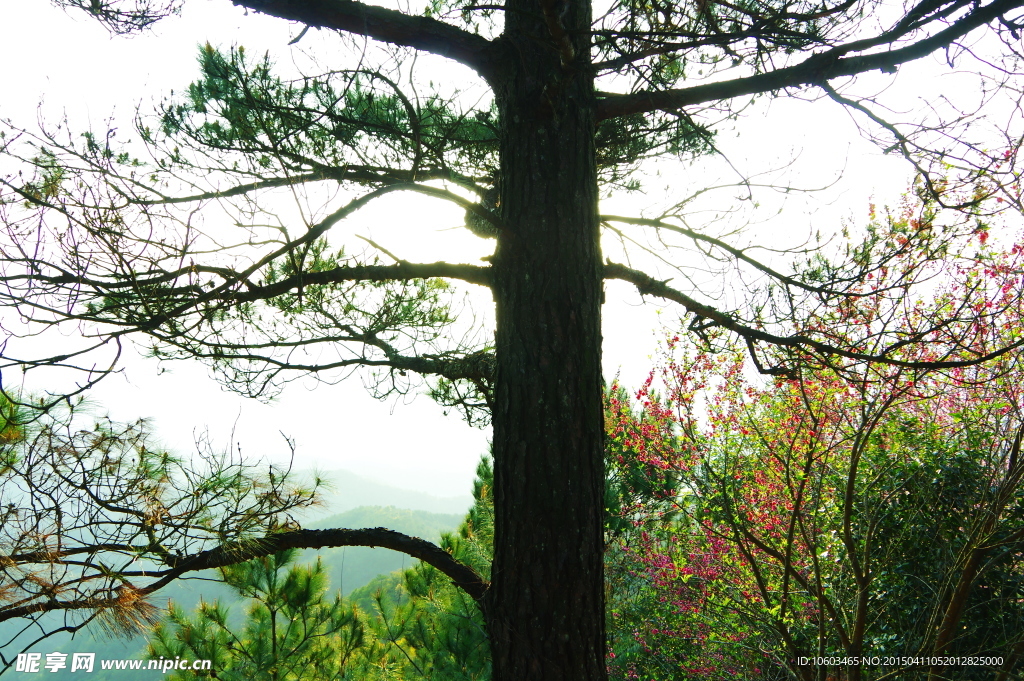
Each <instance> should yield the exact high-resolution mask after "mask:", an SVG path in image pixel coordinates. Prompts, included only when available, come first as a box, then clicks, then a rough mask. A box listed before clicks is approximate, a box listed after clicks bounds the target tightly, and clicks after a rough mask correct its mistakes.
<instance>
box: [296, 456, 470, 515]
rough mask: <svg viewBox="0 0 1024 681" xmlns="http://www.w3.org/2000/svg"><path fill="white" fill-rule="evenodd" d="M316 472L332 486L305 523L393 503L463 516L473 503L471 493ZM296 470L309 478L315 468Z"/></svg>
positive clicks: (311, 510) (339, 473)
mask: <svg viewBox="0 0 1024 681" xmlns="http://www.w3.org/2000/svg"><path fill="white" fill-rule="evenodd" d="M317 473H318V474H319V475H320V477H322V478H324V479H325V480H327V481H328V482H329V483H330V487H331V488H330V489H326V490H324V492H323V502H324V503H323V505H322V506H320V507H318V508H313V509H310V510H309V511H307V512H306V514H305V516H304V518H305V521H304V522H303V525H305V524H307V523H308V522H310V521H313V520H319V519H320V518H323V517H326V516H329V515H333V514H336V513H342V512H344V511H350V510H352V509H354V508H358V507H360V506H394V507H396V508H406V509H411V510H414V511H428V512H430V513H457V514H459V516H462V515H464V514H465V513H466V512H467V511H468V510H469V507H470V506H472V505H473V497H472V496H471V495H469V494H465V495H460V496H457V497H438V496H434V495H432V494H427V493H425V492H416V491H413V490H408V489H402V488H400V487H394V486H392V485H388V484H386V483H383V482H377V481H376V480H371V479H369V478H364V477H362V476H360V475H356V474H355V473H353V472H351V471H346V470H340V469H334V470H320V471H317ZM296 474H297V475H298V477H299V479H309V478H311V477H312V474H313V472H312V471H296ZM393 529H397V528H393Z"/></svg>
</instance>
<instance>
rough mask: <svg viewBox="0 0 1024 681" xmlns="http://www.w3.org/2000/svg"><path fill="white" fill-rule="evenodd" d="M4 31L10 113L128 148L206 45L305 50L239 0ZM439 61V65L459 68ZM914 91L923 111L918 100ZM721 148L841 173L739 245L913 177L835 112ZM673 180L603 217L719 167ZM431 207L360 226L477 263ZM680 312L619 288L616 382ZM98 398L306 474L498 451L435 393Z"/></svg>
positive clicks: (849, 210) (38, 6)
mask: <svg viewBox="0 0 1024 681" xmlns="http://www.w3.org/2000/svg"><path fill="white" fill-rule="evenodd" d="M0 26H3V27H4V31H3V33H4V40H3V41H2V42H0V63H3V64H4V65H5V67H4V69H3V70H2V71H0V92H2V93H3V95H2V98H0V117H4V118H10V119H12V120H13V121H14V122H15V123H17V124H20V125H22V126H24V127H32V126H33V125H35V121H36V120H37V116H39V117H41V118H43V119H46V120H49V121H54V120H56V119H58V118H59V117H60V116H61V115H62V112H66V113H67V115H68V117H69V118H70V120H71V121H72V123H73V125H74V124H77V125H79V126H84V125H86V124H89V125H92V126H93V127H94V128H100V129H102V128H103V127H105V126H104V122H105V120H106V119H107V118H108V117H110V116H113V118H114V121H115V123H114V124H115V125H116V126H117V127H118V129H119V132H120V133H121V135H122V138H123V137H124V136H129V135H130V131H131V121H132V117H133V115H134V111H135V107H136V105H139V104H140V103H141V106H142V109H143V110H145V109H147V108H149V107H151V106H152V104H153V103H154V102H156V101H159V100H160V99H161V98H162V97H164V96H166V95H167V94H169V92H170V91H171V90H177V91H181V90H183V89H184V88H185V86H187V84H188V83H189V82H190V81H191V80H193V79H194V78H195V76H196V74H197V67H196V54H197V45H199V44H203V43H205V42H210V43H212V44H214V45H218V46H227V45H230V44H232V43H238V44H244V45H245V46H246V47H247V49H249V50H250V51H257V50H258V51H259V52H262V51H264V50H271V52H272V54H273V55H274V56H275V58H276V60H277V61H278V62H281V63H287V62H288V61H289V60H290V59H291V58H290V56H289V54H290V53H289V50H290V49H294V48H289V47H288V46H287V43H288V42H289V40H291V39H292V38H293V37H295V36H296V35H297V34H298V32H299V27H297V26H294V25H291V24H288V23H286V22H283V21H280V20H277V19H268V18H265V17H261V16H259V15H249V16H246V15H245V14H244V12H242V11H240V10H238V9H236V8H234V7H232V6H231V5H230V3H229V2H227V0H189V2H187V3H186V6H185V13H184V15H183V17H181V18H180V19H170V20H166V21H164V22H162V23H160V24H158V25H157V26H156V28H155V30H154V31H153V32H151V33H148V34H145V35H141V36H134V37H130V38H125V37H116V36H113V37H112V36H110V35H109V34H108V33H107V32H106V30H105V29H104V28H102V27H101V26H100V25H99V24H98V23H96V22H94V21H91V20H90V19H89V18H88V17H87V16H85V15H84V14H81V13H74V14H71V15H68V14H65V13H64V12H63V11H61V10H58V9H55V8H53V7H52V6H51V5H50V4H49V3H48V2H46V1H45V0H25V1H23V2H18V3H4V5H3V6H2V7H0ZM311 33H314V34H315V32H311ZM331 40H336V39H335V38H334V37H333V36H331V35H330V34H326V33H323V34H321V35H312V36H309V37H308V38H304V39H303V41H302V42H301V43H300V44H299V47H306V48H307V49H312V48H316V47H317V46H319V45H324V46H326V47H327V48H330V46H331V43H330V41H331ZM437 62H438V65H437V67H439V68H442V69H443V68H446V67H443V66H440V60H437ZM427 66H435V65H434V64H433V63H427ZM447 68H449V69H450V70H449V71H448V72H449V73H451V74H453V75H452V77H461V76H462V72H461V71H460V70H459V69H457V68H455V67H447ZM914 68H918V67H914ZM906 70H907V71H911V70H912V69H910V68H908V69H906ZM444 73H445V72H444V71H442V75H443V74H444ZM927 73H928V70H927V67H926V66H925V67H920V70H919V71H918V72H917V75H916V76H915V75H903V74H901V75H903V81H901V82H904V83H908V82H915V83H918V84H920V83H921V82H922V80H923V79H924V78H925V77H926V76H927ZM922 74H923V75H922ZM925 87H932V86H930V85H925ZM901 94H902V95H903V96H905V97H907V98H908V99H907V101H912V99H913V92H912V91H909V90H908V91H907V92H901ZM719 143H720V145H721V146H722V147H723V149H725V150H726V151H727V153H728V154H729V158H730V160H731V161H732V162H734V164H735V165H736V166H737V168H738V169H739V170H741V171H742V172H746V173H750V172H759V171H764V170H767V169H770V168H777V167H781V166H785V165H787V164H788V163H789V162H790V161H793V165H792V169H791V170H790V171H787V172H785V173H782V174H780V175H777V176H776V177H785V178H788V179H789V180H791V181H792V182H793V183H794V184H795V185H798V186H807V187H810V186H824V185H827V184H830V183H832V182H833V181H834V180H835V179H836V178H837V177H839V176H840V175H842V179H841V180H839V182H837V183H836V184H835V186H833V187H832V188H831V189H829V190H828V191H825V192H822V193H821V194H820V195H818V196H816V197H815V198H814V199H813V200H812V201H811V202H805V201H804V200H802V199H790V200H789V202H788V203H786V204H784V206H785V212H784V213H783V214H782V215H781V216H775V213H776V212H777V211H778V208H779V207H780V206H783V204H781V203H779V202H778V200H777V197H776V196H775V195H774V194H772V193H771V192H767V191H766V192H762V193H760V194H758V195H757V197H756V198H758V199H759V200H760V201H762V202H763V203H762V205H761V208H760V209H758V210H754V209H752V208H750V207H744V206H743V205H742V204H741V203H738V204H736V205H740V206H741V207H743V208H745V209H746V213H745V215H746V216H747V217H749V218H751V219H753V221H754V222H755V223H758V224H754V225H752V226H751V228H750V230H749V236H743V237H741V238H739V239H738V243H741V244H745V243H748V242H758V241H759V240H760V242H762V243H770V244H771V245H772V246H776V247H777V246H780V245H783V244H785V243H799V242H800V241H801V240H803V239H804V238H806V236H807V235H808V233H810V232H812V231H814V230H821V231H823V232H826V233H827V232H829V231H831V230H833V229H836V228H838V226H839V224H840V221H841V220H842V219H844V218H845V219H848V220H851V221H857V220H860V219H861V218H863V217H864V216H865V215H866V212H867V202H868V200H869V198H870V197H874V198H875V199H876V200H878V201H880V202H884V201H891V200H893V197H895V196H898V194H899V192H901V191H903V190H904V189H905V188H906V186H907V181H908V178H909V177H910V174H909V169H908V168H907V167H905V166H904V165H903V164H901V163H900V162H898V161H896V160H894V159H891V158H888V157H885V158H883V157H882V156H881V155H880V154H879V153H878V152H877V151H876V150H875V149H874V147H871V146H870V145H868V144H866V143H864V142H863V141H861V139H860V138H859V137H858V135H857V133H856V129H855V127H854V125H853V123H852V122H851V120H850V118H849V116H848V115H847V114H845V113H844V112H842V111H840V110H839V109H838V107H836V106H835V105H833V104H831V103H828V102H822V103H817V104H809V103H805V102H781V101H780V102H777V103H774V104H772V105H771V106H770V107H764V106H760V107H759V108H757V109H755V110H753V111H752V112H751V114H750V115H749V116H747V117H745V118H743V119H741V120H740V121H739V122H738V123H737V124H736V125H735V128H733V129H726V130H724V131H723V132H722V133H721V135H720V138H719ZM659 170H660V172H661V175H660V176H657V177H653V178H652V180H651V182H650V183H649V185H648V187H649V191H648V193H647V194H645V195H639V196H633V197H630V198H629V199H622V200H616V201H609V202H608V204H607V206H605V207H604V210H605V212H608V213H613V212H614V213H619V214H622V213H626V212H632V213H634V214H638V213H639V211H640V210H641V209H642V208H643V207H644V206H646V205H651V204H664V203H665V202H666V200H667V197H668V196H672V195H675V194H679V195H682V194H684V193H688V192H689V191H692V190H693V189H694V188H697V187H698V186H699V185H698V184H697V183H698V182H699V181H703V180H704V179H706V177H705V175H704V173H705V172H706V169H705V168H701V169H699V170H694V169H692V168H689V169H688V168H686V167H674V168H673V167H669V166H668V165H661V166H659ZM719 170H721V168H719ZM722 173H723V174H722V178H723V179H725V180H729V179H730V178H729V174H728V171H722ZM665 188H667V189H668V193H667V194H664V193H663V190H664V189H665ZM738 195H739V192H737V191H735V190H726V191H722V192H720V193H718V194H715V195H713V198H711V199H709V201H708V202H706V209H707V210H706V212H705V213H703V214H701V215H697V216H695V220H696V222H695V223H694V226H702V225H701V223H700V220H702V219H710V216H711V215H713V214H714V212H715V211H719V212H724V211H726V210H728V209H730V208H732V207H733V204H734V203H735V202H737V197H738ZM426 201H427V200H426V199H417V200H415V201H413V200H409V201H392V202H389V205H388V206H384V207H375V208H374V211H371V212H370V213H369V214H367V215H364V216H361V217H360V218H359V219H360V220H362V222H361V223H360V224H362V225H364V226H365V229H366V230H367V231H368V232H370V234H372V238H373V239H374V240H376V241H378V242H379V243H383V244H385V245H388V244H392V245H395V246H396V247H398V246H400V247H401V248H399V249H398V250H399V255H401V256H405V257H407V258H408V259H410V260H418V261H421V262H432V261H434V260H437V259H444V258H445V257H447V256H450V254H451V252H452V251H453V250H455V251H456V252H458V256H457V258H455V259H457V260H463V261H472V260H473V259H474V258H478V257H480V256H481V255H485V254H486V253H487V251H488V249H489V248H491V244H490V243H489V242H484V241H482V240H479V239H474V238H467V236H466V235H465V234H464V233H463V232H462V231H461V230H459V229H454V230H453V229H451V228H453V227H457V226H458V225H459V224H460V223H461V214H460V211H458V210H453V209H451V208H450V207H444V206H439V205H438V204H437V203H430V202H426ZM425 202H426V203H425ZM702 216H703V217H702ZM361 233H363V232H361ZM456 241H458V243H459V244H460V245H455V244H456ZM613 250H614V249H613V248H609V252H612V251H613ZM482 300H484V302H486V298H483V299H482ZM676 315H677V312H675V311H674V310H672V309H671V308H667V309H666V311H665V312H664V313H663V314H660V315H659V314H658V310H657V308H656V307H654V306H650V305H647V306H645V305H642V304H641V300H640V299H639V297H638V296H637V295H636V294H635V293H631V292H630V291H629V289H628V287H626V286H624V285H619V284H609V286H608V304H607V305H606V307H605V331H604V335H605V339H606V346H605V366H606V373H607V375H608V376H609V377H610V376H611V375H613V374H615V373H616V372H620V373H621V376H622V379H623V381H624V382H625V383H627V384H633V385H635V384H638V383H640V382H641V381H642V380H643V378H644V377H645V375H646V371H647V370H648V368H649V367H650V363H651V362H650V360H649V359H648V357H649V356H650V355H651V354H652V353H653V352H654V350H655V348H656V341H657V338H658V337H659V335H660V333H659V332H658V330H657V329H658V328H659V327H660V325H661V324H668V325H671V324H672V322H673V321H674V320H675V318H676ZM161 370H163V372H162V373H160V372H161ZM4 380H5V382H6V384H7V386H8V387H10V386H11V384H12V383H15V382H16V380H20V379H15V378H13V377H11V376H10V375H9V374H8V375H5V376H4ZM37 387H38V386H37ZM92 399H93V401H94V402H96V403H97V404H98V405H101V406H102V409H104V410H109V411H110V413H111V415H112V416H113V417H115V418H118V419H129V418H137V417H142V416H148V417H153V418H154V419H155V420H154V424H155V427H156V429H157V432H158V433H159V435H160V437H161V438H162V440H163V441H164V442H165V443H167V444H169V445H170V446H173V447H174V448H176V449H177V450H179V451H181V450H185V449H187V448H188V446H189V443H190V442H191V440H192V437H193V434H194V433H197V432H200V431H202V430H203V429H204V428H209V429H210V432H211V434H212V435H213V436H214V438H215V439H218V440H219V441H221V442H226V441H227V440H228V439H229V436H230V433H231V431H232V428H234V433H235V438H236V439H237V440H238V441H239V442H240V444H241V446H242V450H243V452H244V453H246V454H247V455H253V456H256V455H266V456H272V457H277V458H279V457H281V456H282V455H283V454H284V453H285V452H286V448H285V447H284V442H283V440H282V439H281V437H280V436H279V435H278V431H281V432H284V433H285V434H287V435H288V436H290V437H292V438H294V439H295V440H296V442H297V445H298V451H297V459H298V464H299V465H300V466H308V465H317V466H319V467H321V468H328V469H330V468H345V469H349V470H352V471H354V472H357V473H360V474H363V475H367V476H370V477H373V478H377V479H381V480H384V479H387V480H391V481H394V482H395V483H397V484H399V485H401V486H406V487H409V488H414V489H419V490H423V491H428V492H433V493H436V494H441V495H457V494H465V493H467V492H468V491H469V489H470V483H471V481H472V477H473V470H474V467H475V464H476V461H477V459H478V458H479V456H480V455H481V454H482V453H484V452H485V451H486V449H487V436H488V434H487V432H485V431H481V430H476V429H472V428H469V427H468V426H466V425H465V424H463V423H462V422H461V421H460V420H459V419H458V418H457V417H455V416H449V417H447V418H445V417H443V416H442V412H441V410H440V408H439V407H437V406H436V405H434V404H433V403H432V402H431V401H430V400H429V399H427V398H426V397H423V396H420V397H417V398H416V399H414V400H409V399H406V400H403V401H398V402H396V401H394V400H392V401H387V402H378V401H375V400H374V399H373V398H371V397H370V396H369V395H368V394H367V392H366V391H365V390H364V389H363V387H362V385H361V381H360V380H359V378H358V376H357V377H353V378H352V379H350V380H349V381H347V382H345V383H344V384H343V385H338V386H323V385H317V384H316V382H314V381H312V380H302V381H297V382H295V383H293V384H292V385H290V386H289V387H288V388H287V389H286V390H285V392H284V394H283V395H282V396H281V397H280V398H279V399H278V400H277V401H276V402H274V403H273V404H271V405H264V404H260V403H257V402H255V401H253V400H247V399H244V398H241V397H238V396H235V395H233V394H231V393H228V392H225V391H224V390H222V389H221V388H220V387H219V386H218V385H217V384H216V383H215V382H213V380H212V379H211V378H209V375H208V372H207V370H206V369H205V367H203V366H201V365H199V364H198V363H191V362H176V363H173V364H164V365H162V367H158V366H157V365H156V364H155V363H153V362H149V361H142V360H137V359H133V360H130V361H128V362H127V371H126V373H125V375H124V376H117V377H112V378H109V379H107V381H106V382H105V383H104V384H103V385H102V386H101V387H100V388H98V389H97V390H95V391H94V392H93V395H92Z"/></svg>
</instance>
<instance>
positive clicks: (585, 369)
mask: <svg viewBox="0 0 1024 681" xmlns="http://www.w3.org/2000/svg"><path fill="white" fill-rule="evenodd" d="M505 17H506V25H505V33H504V35H503V38H502V39H501V40H502V42H503V43H504V49H505V58H504V59H503V60H502V64H503V69H504V70H503V72H502V73H501V74H500V76H499V77H498V78H497V79H496V80H497V82H496V83H495V96H496V100H497V105H498V110H499V113H500V116H501V121H502V125H501V137H500V142H499V149H500V163H501V165H500V168H501V170H500V186H499V191H500V206H499V210H500V213H501V219H502V222H503V224H504V225H505V226H506V229H505V230H504V231H503V232H502V233H501V234H500V235H499V236H498V246H497V250H496V252H495V256H494V259H493V262H494V278H493V291H494V298H495V307H496V319H497V331H496V377H495V379H496V382H495V409H494V414H493V426H494V485H495V536H496V538H497V541H496V543H495V556H494V564H493V568H492V578H491V589H490V590H489V591H488V594H487V596H486V601H487V609H486V610H487V619H488V626H489V629H490V637H491V649H492V655H493V669H494V677H493V678H494V681H540V680H542V679H545V680H546V679H550V680H552V681H554V680H556V679H557V680H559V681H561V680H563V679H574V680H579V681H584V680H586V681H591V680H599V679H605V678H606V675H607V672H606V669H605V662H604V656H605V637H604V627H605V624H604V582H603V522H602V509H603V494H604V487H603V480H604V470H603V431H604V429H603V420H602V419H603V416H602V406H601V321H600V320H601V315H600V313H601V297H602V296H601V293H602V283H601V279H602V267H601V253H600V242H599V216H598V211H597V171H596V160H595V143H594V130H595V121H596V97H595V93H594V84H593V77H592V75H591V71H590V69H589V68H587V64H586V63H582V60H585V59H588V58H589V56H588V55H589V47H588V45H587V41H586V31H587V28H588V27H589V24H590V8H589V4H588V3H586V2H583V1H581V0H569V1H568V2H566V3H565V4H564V5H560V6H559V10H558V12H557V13H554V14H552V13H551V12H548V13H547V15H546V16H545V15H543V14H541V13H540V12H537V10H536V3H535V2H529V1H527V0H512V1H511V2H509V4H508V7H507V9H506V12H505ZM552 22H560V24H561V25H560V26H556V28H560V29H564V30H553V29H552V26H551V24H552ZM567 36H572V37H571V38H568V39H571V40H572V42H573V45H572V48H573V49H572V50H569V49H567V46H566V45H565V40H566V39H567ZM538 38H540V39H538ZM570 53H572V54H574V55H579V56H577V57H576V58H575V59H576V61H575V62H571V63H566V55H567V54H570Z"/></svg>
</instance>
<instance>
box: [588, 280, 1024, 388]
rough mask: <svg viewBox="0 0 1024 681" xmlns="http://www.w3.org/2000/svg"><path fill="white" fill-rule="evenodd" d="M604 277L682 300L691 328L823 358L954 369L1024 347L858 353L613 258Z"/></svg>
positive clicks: (1017, 344)
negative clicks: (757, 324) (766, 322)
mask: <svg viewBox="0 0 1024 681" xmlns="http://www.w3.org/2000/svg"><path fill="white" fill-rule="evenodd" d="M604 278H605V279H621V280H622V281H628V282H629V283H631V284H633V285H634V286H636V288H637V291H639V292H640V293H641V294H643V295H652V296H657V297H659V298H664V299H665V300H671V301H673V302H676V303H679V304H680V305H682V306H683V307H684V308H686V310H687V311H688V312H691V313H693V314H694V315H695V316H696V318H697V319H696V321H697V322H698V323H697V324H696V325H691V328H697V329H707V328H711V327H721V328H723V329H726V330H728V331H731V332H733V333H735V334H736V335H738V336H740V337H741V338H743V339H745V340H748V341H751V342H754V341H761V342H765V343H771V344H772V345H777V346H781V347H788V348H793V349H799V348H803V349H807V350H812V351H814V352H816V353H818V354H819V355H821V356H823V357H827V356H830V355H834V356H838V357H845V358H847V359H852V360H857V361H866V362H878V363H881V364H887V365H889V366H897V367H905V368H908V369H952V368H956V367H967V366H974V365H977V364H982V363H984V362H988V361H989V360H992V359H995V358H996V357H1001V356H1002V355H1005V354H1007V353H1009V352H1012V351H1014V350H1015V349H1017V348H1019V347H1024V339H1022V340H1018V341H1016V342H1014V343H1011V344H1010V345H1007V346H1006V347H1003V348H1000V349H998V350H995V351H993V352H989V353H986V354H984V355H978V356H976V357H975V358H974V359H967V360H934V361H918V360H903V359H896V358H893V357H890V356H887V355H886V352H890V351H892V350H893V349H895V348H896V347H899V346H900V345H902V344H901V343H896V344H894V346H893V347H890V348H888V349H886V350H885V351H883V352H882V353H869V352H856V351H853V350H848V349H846V348H841V347H838V346H835V345H831V344H829V343H824V342H822V341H819V340H816V339H814V338H811V337H810V336H805V335H802V334H796V335H791V336H779V335H776V334H773V333H768V332H767V331H764V330H762V329H757V328H754V327H752V326H747V325H746V324H743V323H741V322H739V321H737V320H736V319H735V318H734V317H733V316H732V315H730V314H728V313H725V312H722V311H721V310H718V309H716V308H713V307H711V306H710V305H704V304H703V303H700V302H697V301H696V300H694V299H693V298H691V297H689V296H687V295H686V294H685V293H682V292H681V291H677V290H676V289H674V288H672V287H670V286H668V284H667V283H666V282H664V281H658V280H657V279H655V278H654V277H652V276H650V275H649V274H646V273H644V272H641V271H639V270H634V269H631V268H629V267H626V266H625V265H620V264H618V263H613V262H611V261H609V262H608V263H607V264H605V266H604ZM765 373H778V371H777V370H773V369H769V370H767V371H766V372H765Z"/></svg>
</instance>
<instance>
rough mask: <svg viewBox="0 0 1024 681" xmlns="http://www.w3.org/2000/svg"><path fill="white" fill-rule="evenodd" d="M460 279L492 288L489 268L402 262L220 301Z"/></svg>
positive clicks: (298, 279)
mask: <svg viewBox="0 0 1024 681" xmlns="http://www.w3.org/2000/svg"><path fill="white" fill-rule="evenodd" d="M435 277H442V278H445V279H461V280H462V281H467V282H469V283H471V284H479V285H480V286H490V285H491V279H492V276H491V268H490V267H479V266H477V265H465V264H458V263H447V262H434V263H416V262H406V261H402V262H399V263H397V264H395V265H356V266H353V267H335V268H334V269H331V270H324V271H323V272H304V273H302V274H297V275H293V276H291V277H288V278H287V279H282V280H281V281H277V282H274V283H273V284H268V285H266V286H253V287H251V288H249V290H248V291H245V292H241V293H233V294H227V295H225V296H224V297H223V298H222V300H224V301H230V302H235V303H246V302H251V301H254V300H266V299H267V298H274V297H276V296H280V295H283V294H285V293H287V292H289V291H291V290H293V289H297V288H300V287H301V288H308V287H310V286H323V285H326V284H336V283H339V282H342V281H395V280H400V281H404V280H409V279H432V278H435Z"/></svg>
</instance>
